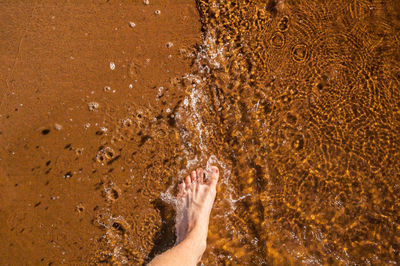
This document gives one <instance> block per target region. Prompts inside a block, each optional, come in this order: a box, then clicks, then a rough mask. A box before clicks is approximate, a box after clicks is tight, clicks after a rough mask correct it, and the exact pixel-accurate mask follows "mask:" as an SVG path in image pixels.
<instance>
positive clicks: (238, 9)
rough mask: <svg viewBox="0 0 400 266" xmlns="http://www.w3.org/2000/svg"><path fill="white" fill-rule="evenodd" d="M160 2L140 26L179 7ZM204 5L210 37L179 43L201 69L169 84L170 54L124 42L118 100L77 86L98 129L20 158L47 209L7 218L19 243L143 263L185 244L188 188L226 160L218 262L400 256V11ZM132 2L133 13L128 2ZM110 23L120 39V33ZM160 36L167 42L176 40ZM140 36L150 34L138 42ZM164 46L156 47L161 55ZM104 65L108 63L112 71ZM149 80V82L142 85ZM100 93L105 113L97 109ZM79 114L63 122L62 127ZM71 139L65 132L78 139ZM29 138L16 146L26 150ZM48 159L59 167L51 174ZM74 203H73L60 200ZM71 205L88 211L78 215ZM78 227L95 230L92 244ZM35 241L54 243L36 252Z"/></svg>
mask: <svg viewBox="0 0 400 266" xmlns="http://www.w3.org/2000/svg"><path fill="white" fill-rule="evenodd" d="M98 2H99V3H97V2H96V3H94V4H95V5H97V4H99V5H100V6H101V8H98V7H96V8H98V10H100V11H101V12H100V11H99V13H102V12H104V13H107V12H106V11H107V10H109V9H108V8H107V6H106V5H108V4H110V3H109V2H107V1H98ZM103 2H104V3H103ZM160 3H161V2H160ZM160 3H158V2H156V4H157V5H160V6H157V7H156V8H153V6H152V4H153V2H151V3H150V5H146V6H145V7H143V4H142V3H139V2H137V3H136V2H135V3H134V9H137V10H139V9H141V8H142V9H143V10H144V11H143V17H140V16H139V15H138V16H137V20H135V23H136V24H135V25H136V26H135V27H134V29H135V30H137V31H138V32H140V30H141V25H144V22H145V21H146V20H148V21H150V20H151V19H154V18H155V17H154V16H155V14H154V10H153V9H157V10H158V9H159V8H160V10H161V15H157V16H160V18H163V15H164V14H166V13H168V10H169V9H168V7H164V6H162V4H160ZM103 4H104V6H102V5H103ZM111 4H112V3H111ZM111 4H110V5H111ZM139 4H140V6H139ZM196 4H197V8H198V12H199V14H200V19H201V23H202V35H201V43H200V44H199V45H197V46H196V47H195V49H192V48H191V47H187V46H186V47H185V49H180V50H179V55H180V56H183V57H185V58H186V60H190V62H191V64H192V69H191V70H190V71H189V72H187V73H185V74H184V75H178V76H176V77H175V78H174V79H172V80H171V82H165V81H160V84H155V81H154V80H156V79H155V78H156V77H155V76H157V75H162V73H161V71H159V70H158V68H157V66H153V65H151V64H152V63H153V61H155V62H156V64H158V67H159V66H160V65H161V63H158V62H159V61H156V60H160V61H162V60H163V59H162V58H161V56H160V55H157V56H158V58H157V56H156V58H154V59H152V60H153V61H151V60H150V59H149V58H150V57H151V53H152V52H150V53H149V54H146V53H145V52H141V50H140V49H138V50H139V52H138V51H136V50H135V49H133V48H132V50H131V51H130V52H126V54H129V55H130V54H132V55H133V59H132V58H128V56H127V57H126V58H125V57H124V56H123V55H121V54H120V53H119V51H120V50H123V49H125V48H126V47H125V46H124V45H123V43H126V42H127V41H126V42H125V41H124V42H123V41H121V43H122V44H121V46H120V47H118V49H117V48H115V49H113V50H112V51H118V54H117V55H115V56H114V59H112V61H111V62H112V63H113V64H111V65H109V64H110V62H109V61H107V62H106V64H105V63H104V65H106V68H107V71H112V72H113V73H118V74H115V75H117V76H116V77H114V76H112V77H113V79H111V78H110V80H113V81H114V82H116V81H115V80H119V81H121V84H118V85H115V84H112V86H111V85H110V84H103V83H104V80H103V79H100V81H101V82H99V84H100V85H101V90H103V88H105V89H104V91H102V92H101V93H103V94H104V95H106V96H103V97H99V96H98V98H96V97H95V96H96V95H97V94H96V95H95V96H86V98H87V99H86V100H87V101H88V103H89V106H87V105H86V104H85V106H84V108H82V107H81V102H82V100H81V99H80V97H78V96H77V95H75V96H74V97H76V99H75V98H73V99H75V100H74V101H72V102H73V103H70V105H69V106H73V107H74V108H76V109H77V110H78V111H79V110H80V111H79V112H81V113H82V114H83V115H82V116H78V117H77V118H75V117H74V121H75V122H74V123H76V124H79V126H80V127H81V130H82V131H83V130H84V131H83V132H84V133H82V134H81V135H80V134H79V133H76V132H81V131H77V130H75V131H74V130H72V129H73V128H72V126H70V125H69V124H67V123H66V122H65V123H64V128H63V129H61V130H60V133H54V131H55V130H53V128H52V127H51V132H47V133H46V132H43V131H42V130H46V129H45V128H44V127H43V128H42V127H40V132H39V133H38V134H39V135H40V137H36V135H32V137H31V138H32V139H33V140H32V144H31V143H30V142H29V145H30V146H32V147H35V146H34V145H37V146H36V148H30V147H29V149H28V148H27V151H28V152H29V154H28V155H27V156H26V157H27V158H29V159H25V161H24V160H19V161H22V162H24V163H25V164H26V165H29V167H28V166H27V169H28V168H29V169H28V170H27V171H28V173H29V174H31V175H32V179H26V178H23V177H24V176H25V175H21V178H20V179H18V180H19V181H18V183H17V181H15V180H17V178H14V179H13V180H12V185H14V183H15V187H17V188H16V189H21V190H22V189H26V190H22V191H27V193H28V195H29V196H27V198H23V200H19V201H16V202H23V203H24V204H25V201H26V202H29V204H31V203H32V205H33V206H34V208H35V209H34V210H35V211H32V210H31V207H29V209H28V208H26V206H25V205H24V206H23V207H20V208H19V210H20V211H18V212H14V213H13V216H11V217H9V218H7V224H9V225H10V227H12V228H11V229H10V231H13V232H12V233H10V234H13V235H12V237H10V239H11V240H7V241H8V242H10V246H11V244H13V245H14V242H15V243H17V244H16V245H15V246H17V247H18V246H29V247H31V246H32V248H31V251H32V253H29V254H35V253H37V250H40V247H41V246H42V247H43V248H44V249H45V250H50V251H48V253H49V254H45V255H40V256H43V258H42V260H41V261H46V262H51V261H59V262H62V260H61V259H62V258H63V256H64V253H65V250H66V251H67V252H68V251H74V249H72V248H71V250H68V248H69V247H73V246H74V245H75V244H76V243H77V242H80V243H79V245H82V246H81V248H80V250H84V253H85V254H86V253H87V254H88V255H87V256H89V257H90V259H89V260H90V262H92V263H115V264H118V263H119V264H128V263H130V264H135V265H136V264H142V263H144V262H146V261H149V260H150V259H151V258H152V257H154V256H155V254H157V253H159V252H161V251H163V250H165V249H167V248H169V247H171V246H173V244H174V241H175V231H174V230H175V229H174V215H175V213H174V209H173V206H174V202H175V197H174V195H176V185H177V184H178V183H179V182H180V181H181V180H182V179H183V178H184V177H185V176H186V175H187V174H188V173H189V172H190V171H191V170H193V169H195V168H197V167H199V166H202V167H204V168H206V169H208V168H209V167H210V166H211V165H217V166H219V167H220V169H221V174H222V176H221V180H220V184H219V187H218V194H217V199H216V202H215V207H214V209H213V212H212V217H211V222H210V229H209V236H208V247H207V251H206V253H205V254H204V256H203V259H202V262H203V263H204V264H205V265H267V264H299V263H304V264H377V265H380V264H396V263H399V262H400V259H399V249H400V232H399V230H400V211H399V207H400V200H399V195H400V187H399V185H398V180H399V178H400V174H399V173H400V163H399V162H400V158H399V157H400V137H399V134H398V132H400V90H399V89H400V86H399V85H400V45H399V41H400V4H399V3H398V2H397V1H395V0H393V1H373V0H371V1H363V0H353V1H349V0H346V1H345V0H343V1H323V0H320V1H316V0H314V1H305V0H304V1H303V0H301V1H288V0H285V1H284V0H281V1H272V0H269V1H222V0H221V1H217V0H209V1H201V0H197V1H196ZM135 5H136V6H135ZM90 8H92V6H90ZM90 8H87V10H90ZM114 8H115V6H114ZM146 8H147V9H146ZM185 8H186V9H185ZM185 8H179V7H175V9H176V10H178V12H176V13H177V14H178V13H179V12H180V10H181V9H182V10H186V11H185V12H186V13H187V14H186V13H185V16H187V17H188V16H191V15H193V14H192V13H191V11H190V8H187V7H185ZM120 9H121V10H120V13H121V14H122V13H123V12H124V10H126V8H125V7H123V6H122V7H120ZM175 9H174V10H175ZM96 10H97V9H96ZM104 10H106V11H104ZM176 10H175V11H176ZM35 12H36V13H39V11H35V10H33V11H32V14H33V15H37V16H39V15H40V14H36V13H35ZM146 12H147V13H146ZM114 13H115V12H109V15H110V18H108V19H107V20H108V21H113V20H114V19H115V18H113V14H114ZM128 13H129V12H128ZM107 14H108V13H107ZM126 16H127V18H126V19H129V20H130V19H132V18H131V17H130V14H128V15H126ZM193 16H194V15H193ZM32 17H33V18H34V16H32ZM139 17H140V19H139ZM129 20H127V21H129ZM155 21H156V20H155ZM103 22H104V21H103ZM124 23H125V22H124ZM141 23H143V24H141ZM152 23H153V24H154V25H156V26H157V25H158V24H156V23H159V22H152ZM162 23H164V24H165V25H166V23H167V22H166V21H162ZM125 24H126V25H125V26H126V27H125V28H124V27H123V26H121V29H122V30H121V31H126V33H124V34H126V36H128V37H127V38H126V39H127V40H130V39H131V35H130V34H131V31H132V26H131V24H128V23H127V22H126V23H125ZM153 24H152V26H154V25H153ZM164 24H162V25H164ZM99 25H103V24H101V23H100V24H99ZM162 25H161V24H160V25H158V26H157V27H156V28H160V27H162ZM57 26H58V25H57ZM104 27H105V26H104ZM144 27H145V29H146V30H148V31H153V30H154V31H155V29H154V27H149V28H146V26H144ZM171 28H173V27H171ZM106 29H107V28H106ZM142 30H143V29H142ZM170 30H171V29H170ZM26 31H28V30H26ZM109 31H110V32H108V33H107V34H108V35H110V36H113V35H111V33H112V32H114V26H110V30H109ZM90 32H96V30H95V29H92V31H90ZM100 32H101V31H100ZM115 32H117V30H115ZM83 34H84V33H83V32H82V36H84V35H83ZM161 34H162V32H160V33H159V35H161ZM99 36H101V37H98V38H97V39H98V40H100V39H102V38H103V39H107V38H108V37H107V36H103V35H99ZM124 36H125V35H124ZM141 38H143V39H145V37H141ZM153 38H154V39H151V38H149V39H151V40H153V41H154V43H156V42H158V41H160V40H159V39H157V38H158V36H155V37H154V36H153ZM115 39H117V40H120V39H118V38H115ZM139 39H140V38H139ZM94 40H96V38H94ZM167 41H169V40H166V41H165V42H163V45H164V43H167ZM79 43H81V42H79ZM168 43H169V42H168ZM140 45H143V44H141V43H140V42H138V43H135V46H136V48H137V47H140ZM148 45H150V46H151V45H152V44H148ZM177 46H178V44H177V43H174V46H172V48H171V47H168V49H171V50H173V49H177V48H176V47H177ZM80 49H83V48H82V47H81V48H80ZM156 49H159V47H158V46H157V45H154V47H152V49H151V51H155V50H156ZM165 49H167V48H165ZM23 51H24V50H23V49H22V56H21V58H22V59H23V58H24V57H23V55H24V53H23ZM168 53H169V52H168ZM168 53H166V54H168ZM171 54H173V56H174V59H173V60H175V56H176V58H178V56H177V54H178V52H177V51H176V53H173V52H171ZM27 58H29V57H28V56H27ZM121 58H123V59H121ZM160 58H161V59H160ZM22 59H21V60H22ZM86 60H87V59H86ZM114 60H115V62H114ZM125 61H126V62H125ZM162 62H163V63H162V67H160V69H164V67H168V68H170V69H171V71H172V69H173V68H174V67H175V68H178V67H179V66H178V65H173V63H171V61H168V60H167V59H166V60H164V61H162ZM14 64H15V63H14ZM111 66H113V67H112V68H113V70H112V69H110V67H111ZM17 67H18V65H17ZM121 69H123V70H121ZM100 71H102V68H100V67H99V69H96V71H95V72H96V73H97V74H96V75H98V73H99V72H100ZM119 71H120V72H119ZM157 71H158V72H157ZM180 71H182V69H180ZM15 72H17V71H15ZM88 72H90V71H88ZM153 72H154V73H155V74H154V73H153ZM101 73H102V72H101ZM105 73H108V72H105ZM178 73H179V71H178ZM104 75H105V76H107V75H109V74H104ZM118 75H119V76H118ZM170 75H171V74H170ZM110 76H111V75H110ZM107 77H108V76H107ZM62 78H64V77H61V78H60V80H62ZM139 78H141V79H143V80H144V81H143V80H142V81H141V80H139V82H138V83H135V79H139ZM152 78H154V80H153V79H152ZM16 79H17V78H16ZM87 79H89V80H90V78H87ZM165 79H167V78H165ZM85 80H86V79H85ZM136 81H137V80H136ZM158 81H159V80H158ZM99 84H96V87H98V86H99ZM128 84H129V87H128ZM132 84H134V85H133V86H132ZM17 85H18V82H17ZM90 85H92V84H89V85H88V86H87V87H90ZM109 86H111V87H109ZM124 86H125V90H124V89H123V88H124ZM16 87H18V86H16ZM131 87H134V88H133V90H134V92H133V93H131V90H132V88H131ZM114 88H117V89H118V91H117V92H116V93H115V92H113V90H114ZM128 88H129V89H128ZM147 88H150V89H149V90H146V89H147ZM69 89H70V88H69ZM120 91H122V92H127V91H128V93H125V94H121V95H119V94H118V93H119V92H120ZM144 92H146V93H147V94H146V95H144V96H145V97H144V98H143V94H144ZM85 93H86V92H85ZM103 94H102V95H103ZM113 95H116V96H115V98H113V97H114V96H113ZM140 97H141V98H140ZM146 97H147V98H151V100H147V98H146ZM92 98H93V99H94V100H96V101H93V102H92ZM89 100H90V101H89ZM76 102H78V103H79V105H75V104H76ZM97 102H98V103H99V106H97V105H96V104H93V103H97ZM10 106H11V104H10ZM96 106H97V107H96ZM0 107H1V106H0ZM88 108H90V109H91V111H88V110H87V109H88ZM83 109H84V110H83ZM64 112H65V109H61V111H59V113H58V114H57V115H54V116H55V117H56V118H57V119H59V120H60V117H62V114H63V113H64ZM87 112H90V113H89V115H88V114H87ZM49 114H50V112H49ZM7 119H8V118H7ZM52 119H53V118H52ZM75 119H76V120H75ZM59 120H57V121H52V120H51V119H49V121H50V122H49V121H47V122H46V123H54V122H58V121H59ZM71 122H72V120H71ZM10 123H11V122H10ZM32 123H33V122H32ZM35 123H36V122H35ZM37 124H38V125H40V126H42V125H41V123H37ZM70 128H72V129H70ZM83 128H84V129H83ZM56 130H57V129H56ZM56 132H57V131H56ZM63 132H72V133H71V134H72V135H73V136H71V137H70V136H69V135H67V136H64V135H62V134H64V133H63ZM73 132H75V135H74V134H73ZM36 133H37V132H36ZM20 134H22V133H20ZM55 134H59V135H60V138H61V136H63V137H64V139H63V140H62V141H59V142H60V143H62V145H61V144H60V143H58V142H57V141H56V140H57V136H58V135H55ZM68 134H69V133H68ZM44 136H46V137H44ZM93 136H94V138H93ZM43 138H47V139H46V140H42V139H43ZM9 139H11V138H9ZM18 141H19V139H18ZM24 141H25V140H24ZM46 141H47V142H46ZM64 142H65V143H64ZM33 143H35V144H33ZM39 144H40V145H39ZM8 145H9V146H10V147H9V146H8ZM60 145H61V146H62V147H61V146H60ZM14 146H16V145H14ZM14 146H13V143H11V144H7V147H8V149H9V150H10V151H11V149H12V148H13V147H14ZM58 146H60V147H61V148H59V147H58ZM23 149H24V148H22V146H21V150H23ZM31 149H33V151H35V150H39V151H41V152H42V153H34V152H32V150H31ZM60 149H61V150H62V153H61V152H59V150H60ZM10 151H8V150H7V152H10ZM54 151H55V152H54ZM18 154H19V151H18V150H17V155H18ZM36 154H39V155H40V156H36ZM54 154H56V155H54ZM33 155H35V156H36V157H37V158H36V157H35V156H34V157H35V158H33V159H32V156H33ZM39 157H40V158H39ZM49 159H51V160H49ZM10 161H11V159H10ZM39 161H40V165H42V164H43V165H45V166H44V167H42V168H41V166H38V167H36V164H39V163H38V162H39ZM42 161H43V162H42ZM9 164H10V165H11V163H9ZM32 164H34V165H32ZM31 165H32V166H31ZM34 166H35V167H34ZM30 167H34V168H32V170H31V169H30ZM9 168H10V167H9ZM15 168H17V167H15ZM0 170H1V169H0ZM21 172H22V170H21ZM44 177H46V178H45V179H46V180H47V181H46V180H42V179H41V178H44ZM61 177H63V178H61ZM26 180H28V181H26ZM31 180H33V181H31ZM35 180H39V181H35ZM7 182H8V181H7ZM29 182H33V184H35V182H38V184H40V185H36V186H34V185H32V183H29ZM49 183H50V185H49ZM10 184H11V181H10ZM43 184H45V185H43ZM34 190H35V191H34ZM36 190H37V191H39V193H41V194H40V201H39V199H38V198H37V195H36V194H35V193H36ZM16 191H17V190H16ZM17 193H22V192H21V191H19V190H18V192H15V195H19V194H17ZM42 194H43V195H42ZM57 195H58V196H57ZM50 196H51V197H50ZM60 196H61V199H63V198H66V200H65V201H61V202H63V203H58V205H55V204H54V203H53V202H56V201H58V199H59V198H60ZM18 197H19V198H18ZM18 197H17V196H15V198H17V199H21V196H18ZM47 197H48V198H50V200H47V199H46V198H47ZM57 197H58V198H57ZM68 197H69V198H68ZM11 198H12V197H11ZM31 198H33V200H34V202H31ZM24 200H25V201H24ZM69 202H70V205H71V206H72V205H73V206H76V207H75V208H74V211H73V212H74V213H73V215H72V214H70V213H69V211H70V208H69V207H70V206H69V205H68V204H69ZM13 204H14V203H13ZM21 204H22V203H21ZM36 204H38V205H36ZM10 206H13V205H11V204H10ZM21 206H22V205H21ZM29 206H31V205H29ZM44 206H46V207H44ZM49 206H50V210H49V211H48V212H46V211H47V209H48V208H49ZM53 206H56V207H57V208H59V209H60V210H62V211H61V212H60V211H59V210H53V209H52V208H53ZM24 208H26V209H24ZM42 208H43V209H42ZM44 209H45V210H44ZM11 210H14V208H11ZM92 210H93V211H92ZM50 213H51V214H50ZM54 216H56V217H54ZM59 216H60V217H63V218H62V219H60V218H59ZM26 217H27V218H26ZM31 217H34V218H31ZM71 217H72V218H71ZM68 219H70V220H68ZM30 220H33V221H36V222H32V221H30ZM59 220H65V221H67V223H64V224H63V223H61V222H60V221H59ZM68 223H70V224H72V225H71V226H70V227H68V226H69V225H68ZM54 225H56V226H54ZM61 225H62V226H61ZM83 225H88V226H83ZM50 226H51V229H49V228H50ZM22 227H23V228H22ZM25 227H26V228H30V229H29V230H30V233H31V235H30V236H32V237H27V236H26V235H22V233H23V232H25V233H24V234H27V232H26V231H28V229H27V230H26V231H25ZM14 228H15V233H14ZM0 229H2V228H0ZM7 230H8V228H7ZM17 232H19V233H17ZM32 232H33V233H32ZM43 232H46V233H45V234H43V236H41V237H40V239H38V240H36V238H37V236H38V235H40V234H42V233H43ZM76 232H79V233H76ZM82 232H83V233H82ZM88 232H89V233H88ZM74 233H76V234H77V235H78V234H82V235H83V234H85V233H87V235H90V237H92V238H90V241H89V242H85V243H81V239H78V238H79V237H80V235H79V236H75V235H74ZM17 234H18V235H17ZM20 235H21V236H20ZM92 235H94V236H92ZM35 236H36V237H35ZM85 237H86V238H89V237H87V236H86V235H85ZM82 238H83V237H82ZM5 239H6V238H5ZM7 239H8V238H7ZM26 239H28V240H26ZM32 239H34V240H35V241H36V242H39V243H41V246H40V245H34V243H33V242H32V245H30V241H31V240H32ZM41 239H44V240H43V242H40V241H41ZM4 241H5V242H6V240H4ZM24 241H25V242H24ZM27 241H29V243H28V244H26V243H27ZM21 243H22V244H21ZM49 243H50V244H49ZM7 244H8V243H7ZM49 245H51V247H50V248H51V249H49ZM53 246H54V248H55V249H56V250H57V252H59V251H60V250H63V252H64V253H63V254H62V256H61V255H55V258H52V257H51V253H52V252H53ZM10 249H11V247H10ZM13 250H17V253H18V250H20V249H18V248H15V249H13ZM12 254H14V253H12ZM31 256H33V255H31ZM70 256H71V257H72V258H73V259H70V260H69V261H67V263H68V262H71V263H72V262H76V261H74V259H75V260H76V257H77V256H76V255H74V254H72V255H70ZM81 256H83V257H84V255H81ZM48 257H50V259H49V258H48ZM64 262H65V261H64ZM38 263H39V262H38Z"/></svg>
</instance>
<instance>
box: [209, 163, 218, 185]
mask: <svg viewBox="0 0 400 266" xmlns="http://www.w3.org/2000/svg"><path fill="white" fill-rule="evenodd" d="M218 179H219V169H218V167H216V166H212V167H211V176H210V186H214V187H216V186H217V183H218Z"/></svg>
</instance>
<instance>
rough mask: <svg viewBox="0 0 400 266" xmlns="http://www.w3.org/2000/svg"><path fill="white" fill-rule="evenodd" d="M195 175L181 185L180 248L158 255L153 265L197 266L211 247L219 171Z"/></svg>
mask: <svg viewBox="0 0 400 266" xmlns="http://www.w3.org/2000/svg"><path fill="white" fill-rule="evenodd" d="M206 174H207V177H205V175H204V171H203V169H200V168H199V169H197V170H196V171H193V172H192V173H191V174H190V176H188V177H186V179H185V181H184V182H183V183H182V184H179V193H178V196H177V198H178V200H177V206H176V235H177V241H176V245H175V246H174V247H173V248H171V249H169V250H167V251H165V252H164V253H162V254H160V255H157V256H156V257H155V258H154V259H153V260H152V261H151V262H150V263H149V265H152V266H154V265H156V266H158V265H160V266H161V265H162V266H169V265H171V266H180V265H185V266H187V265H197V264H198V263H199V261H200V259H201V256H202V255H203V253H204V251H205V249H206V244H207V233H208V222H209V220H210V213H211V209H212V206H213V203H214V200H215V194H216V188H217V182H218V177H219V170H218V168H217V167H214V166H213V167H211V172H210V173H206Z"/></svg>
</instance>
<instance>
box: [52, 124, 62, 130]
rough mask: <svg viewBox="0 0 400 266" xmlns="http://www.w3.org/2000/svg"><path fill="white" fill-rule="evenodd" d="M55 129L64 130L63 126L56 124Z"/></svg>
mask: <svg viewBox="0 0 400 266" xmlns="http://www.w3.org/2000/svg"><path fill="white" fill-rule="evenodd" d="M54 128H55V129H56V130H61V129H62V125H60V124H57V123H55V124H54Z"/></svg>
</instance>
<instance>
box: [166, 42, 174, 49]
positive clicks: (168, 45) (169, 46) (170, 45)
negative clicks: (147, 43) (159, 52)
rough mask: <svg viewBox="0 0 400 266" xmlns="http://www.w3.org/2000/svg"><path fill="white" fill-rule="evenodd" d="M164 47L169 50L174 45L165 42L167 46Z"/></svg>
mask: <svg viewBox="0 0 400 266" xmlns="http://www.w3.org/2000/svg"><path fill="white" fill-rule="evenodd" d="M165 46H166V47H167V48H171V47H172V46H174V44H173V43H172V42H167V44H166V45H165Z"/></svg>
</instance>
